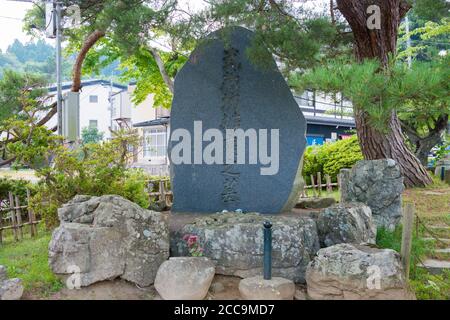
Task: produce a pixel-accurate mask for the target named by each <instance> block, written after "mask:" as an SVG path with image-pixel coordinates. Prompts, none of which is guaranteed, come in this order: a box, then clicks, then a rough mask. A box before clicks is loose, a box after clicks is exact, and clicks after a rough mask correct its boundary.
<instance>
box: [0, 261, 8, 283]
mask: <svg viewBox="0 0 450 320" xmlns="http://www.w3.org/2000/svg"><path fill="white" fill-rule="evenodd" d="M6 279H8V273H7V271H6V267H5V266H2V265H0V282H2V281H4V280H6Z"/></svg>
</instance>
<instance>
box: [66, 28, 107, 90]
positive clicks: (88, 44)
mask: <svg viewBox="0 0 450 320" xmlns="http://www.w3.org/2000/svg"><path fill="white" fill-rule="evenodd" d="M104 36H105V32H104V31H100V30H95V31H94V32H92V33H91V34H90V35H89V36H88V37H87V39H86V40H85V41H84V43H83V46H82V47H81V50H80V53H79V54H78V56H77V59H76V61H75V64H74V66H73V74H72V76H73V83H72V89H71V91H72V92H78V91H80V89H81V70H82V68H83V62H84V60H85V59H86V55H87V54H88V52H89V50H90V49H91V48H92V47H93V46H94V45H95V44H96V43H97V41H98V40H100V39H101V38H103V37H104Z"/></svg>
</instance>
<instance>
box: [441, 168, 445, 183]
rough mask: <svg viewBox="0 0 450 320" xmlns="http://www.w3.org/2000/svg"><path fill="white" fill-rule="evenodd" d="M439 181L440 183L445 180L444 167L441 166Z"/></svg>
mask: <svg viewBox="0 0 450 320" xmlns="http://www.w3.org/2000/svg"><path fill="white" fill-rule="evenodd" d="M441 180H442V181H444V180H445V167H444V165H442V167H441Z"/></svg>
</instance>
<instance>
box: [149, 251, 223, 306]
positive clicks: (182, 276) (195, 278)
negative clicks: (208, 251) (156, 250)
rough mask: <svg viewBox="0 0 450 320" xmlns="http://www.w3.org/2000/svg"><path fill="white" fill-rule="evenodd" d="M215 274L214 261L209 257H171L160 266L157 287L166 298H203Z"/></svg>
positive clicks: (156, 281)
mask: <svg viewBox="0 0 450 320" xmlns="http://www.w3.org/2000/svg"><path fill="white" fill-rule="evenodd" d="M214 274H215V268H214V263H212V262H211V261H210V260H209V259H208V258H205V257H177V258H170V260H167V261H165V262H164V263H163V264H162V265H161V267H159V270H158V273H157V274H156V279H155V289H156V290H157V291H158V293H159V294H160V295H161V297H162V298H163V299H164V300H202V299H204V298H205V297H206V295H207V294H208V290H209V287H210V286H211V282H212V281H213V278H214Z"/></svg>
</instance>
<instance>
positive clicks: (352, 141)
mask: <svg viewBox="0 0 450 320" xmlns="http://www.w3.org/2000/svg"><path fill="white" fill-rule="evenodd" d="M363 159H364V158H363V155H362V152H361V148H360V146H359V143H358V138H357V136H356V135H354V136H352V137H351V138H349V139H345V140H339V141H337V142H333V143H327V144H324V145H321V146H310V147H308V148H307V149H306V151H305V158H304V164H303V176H304V177H305V178H306V182H307V183H308V184H310V183H311V179H310V176H311V175H314V176H316V174H317V173H318V172H321V173H322V174H329V175H330V176H331V179H332V180H333V181H337V176H338V174H339V172H340V171H341V169H344V168H351V167H353V166H354V165H355V164H356V163H357V162H358V161H360V160H363Z"/></svg>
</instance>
